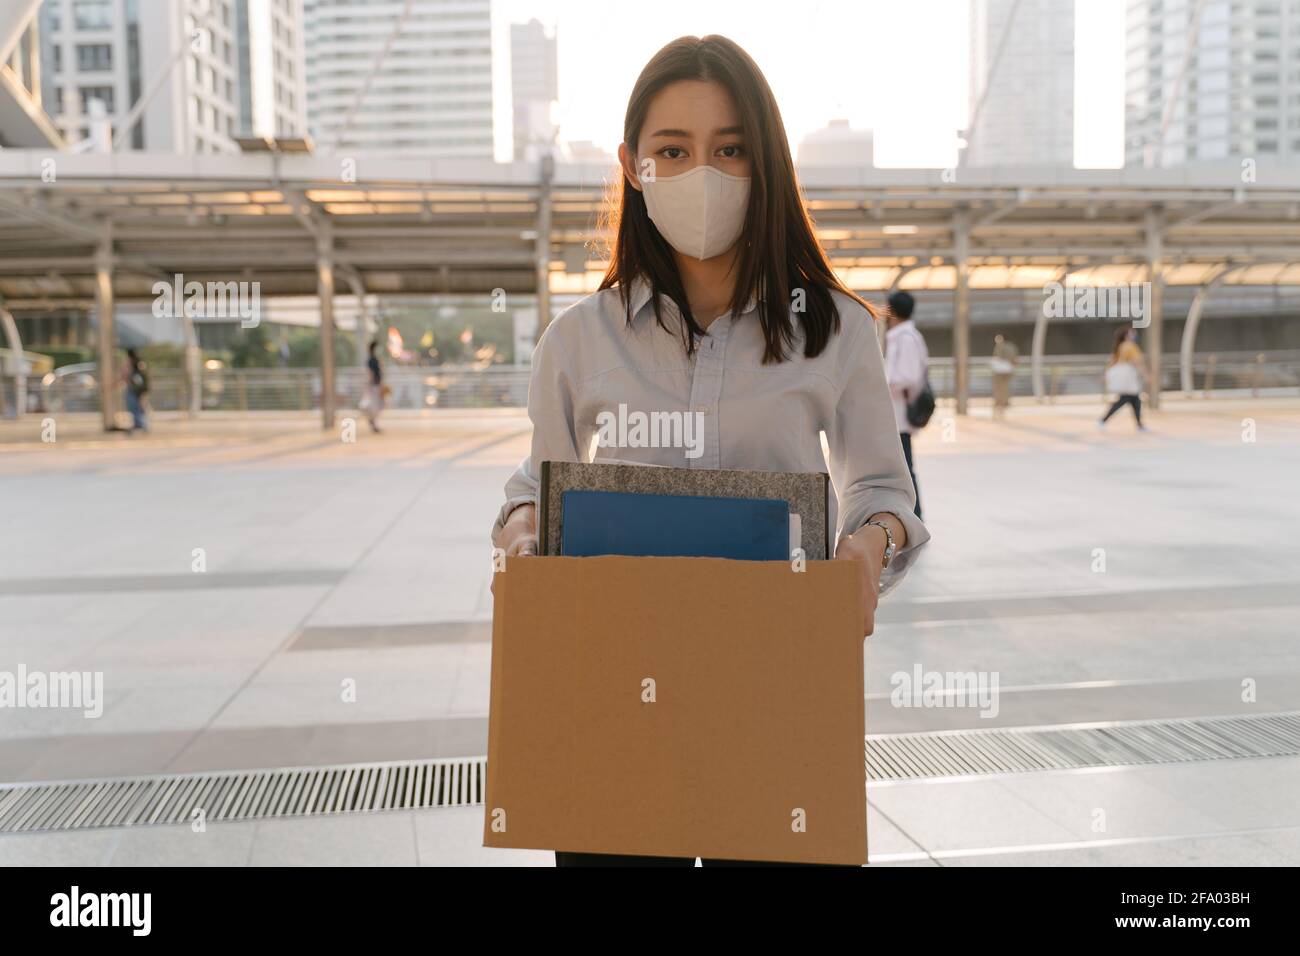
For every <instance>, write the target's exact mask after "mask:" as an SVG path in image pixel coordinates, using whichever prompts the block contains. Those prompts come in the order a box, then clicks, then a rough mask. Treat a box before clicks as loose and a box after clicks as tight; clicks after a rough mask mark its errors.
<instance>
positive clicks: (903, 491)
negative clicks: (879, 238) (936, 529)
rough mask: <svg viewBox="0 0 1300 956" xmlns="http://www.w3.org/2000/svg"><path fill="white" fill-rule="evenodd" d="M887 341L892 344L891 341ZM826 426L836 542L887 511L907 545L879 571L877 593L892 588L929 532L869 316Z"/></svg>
mask: <svg viewBox="0 0 1300 956" xmlns="http://www.w3.org/2000/svg"><path fill="white" fill-rule="evenodd" d="M891 345H892V343H891ZM850 351H851V357H850V360H849V362H848V365H847V368H846V369H845V372H844V379H843V384H842V387H841V389H840V393H839V401H838V403H837V404H836V408H835V414H834V416H833V421H832V424H831V427H830V428H829V429H828V430H827V433H826V443H827V446H828V447H829V449H830V459H829V466H830V475H831V483H832V484H833V485H834V486H835V494H836V499H837V501H838V503H839V526H838V528H837V529H836V536H835V538H836V542H837V543H838V541H839V539H840V537H842V536H843V535H845V534H852V533H853V532H854V531H857V530H858V529H859V528H861V527H862V525H863V524H865V523H866V520H867V519H868V518H869V517H871V516H872V515H873V514H877V513H879V512H888V513H889V514H892V515H893V516H894V517H896V518H897V519H898V520H899V521H900V522H902V524H903V527H904V528H906V529H907V546H906V547H904V548H900V549H899V551H898V552H897V553H896V554H895V555H894V558H893V560H892V561H890V563H889V567H887V568H885V569H884V571H883V572H881V576H880V593H881V595H882V596H883V595H884V594H886V593H888V592H889V591H891V590H893V588H895V587H896V586H897V585H898V583H899V582H900V581H901V580H902V579H903V576H904V575H905V574H906V573H907V571H908V569H909V568H910V567H911V566H912V564H913V563H914V562H915V561H916V558H917V555H918V554H919V552H920V550H921V548H922V547H923V546H924V545H925V543H926V542H927V541H929V540H930V532H929V531H927V530H926V528H925V525H924V524H922V523H921V520H920V519H919V518H917V517H916V515H915V513H914V512H913V511H912V509H913V508H914V507H915V506H916V492H915V490H914V489H913V487H912V478H911V476H910V475H909V474H908V472H907V463H906V462H905V461H904V459H903V446H902V443H901V442H900V441H899V438H898V428H897V425H896V422H895V420H894V410H893V405H892V403H891V401H890V397H889V386H888V385H887V384H886V381H885V368H884V362H883V360H882V357H881V354H880V347H879V344H878V343H877V341H876V336H875V334H874V329H873V327H872V323H871V320H870V319H867V318H864V319H863V328H862V329H861V330H859V333H858V337H857V341H856V342H854V344H853V345H852V346H850Z"/></svg>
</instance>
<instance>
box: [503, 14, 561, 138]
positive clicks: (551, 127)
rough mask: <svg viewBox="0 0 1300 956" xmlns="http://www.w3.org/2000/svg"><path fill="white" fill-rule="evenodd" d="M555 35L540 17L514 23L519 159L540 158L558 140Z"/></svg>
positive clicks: (512, 96) (513, 81)
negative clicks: (544, 149) (554, 109)
mask: <svg viewBox="0 0 1300 956" xmlns="http://www.w3.org/2000/svg"><path fill="white" fill-rule="evenodd" d="M559 95H560V90H559V80H558V67H557V62H556V50H555V36H554V35H550V36H548V35H547V33H546V28H545V27H543V26H542V24H541V22H540V21H538V20H529V21H528V22H527V23H512V24H510V99H511V104H512V112H513V115H514V138H515V159H536V158H537V154H538V152H539V151H540V150H541V149H543V148H549V147H550V146H551V145H552V144H553V143H554V141H555V132H556V129H555V123H554V119H553V117H552V115H551V108H552V105H553V104H554V103H555V101H556V99H558V98H559Z"/></svg>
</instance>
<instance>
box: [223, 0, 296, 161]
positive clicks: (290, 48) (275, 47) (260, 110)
mask: <svg viewBox="0 0 1300 956" xmlns="http://www.w3.org/2000/svg"><path fill="white" fill-rule="evenodd" d="M235 20H236V26H237V29H236V31H235V35H236V37H237V38H238V39H237V43H238V56H237V63H238V70H239V84H238V85H239V123H238V130H239V133H240V135H241V136H279V137H292V136H305V135H306V134H307V56H306V47H305V44H306V33H305V30H304V23H303V8H302V0H236V3H235Z"/></svg>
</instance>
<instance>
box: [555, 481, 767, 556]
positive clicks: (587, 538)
mask: <svg viewBox="0 0 1300 956" xmlns="http://www.w3.org/2000/svg"><path fill="white" fill-rule="evenodd" d="M562 498H563V513H562V518H561V522H562V527H561V545H560V546H561V553H562V554H565V555H568V556H570V557H592V556H595V555H601V554H622V555H634V556H642V557H682V558H691V557H694V558H735V559H737V560H743V561H786V560H789V557H790V503H789V502H787V501H784V500H776V499H767V498H706V497H692V496H689V495H647V494H631V493H625V492H616V491H566V492H564V494H563V495H562Z"/></svg>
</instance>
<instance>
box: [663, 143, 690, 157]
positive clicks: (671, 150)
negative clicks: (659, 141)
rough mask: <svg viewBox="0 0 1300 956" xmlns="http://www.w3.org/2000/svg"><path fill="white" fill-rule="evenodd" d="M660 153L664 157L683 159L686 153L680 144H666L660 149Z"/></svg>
mask: <svg viewBox="0 0 1300 956" xmlns="http://www.w3.org/2000/svg"><path fill="white" fill-rule="evenodd" d="M659 155H660V156H662V157H663V158H664V159H681V158H682V157H683V156H685V155H686V153H685V151H683V150H682V148H681V147H680V146H665V147H664V148H663V149H661V150H659Z"/></svg>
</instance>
